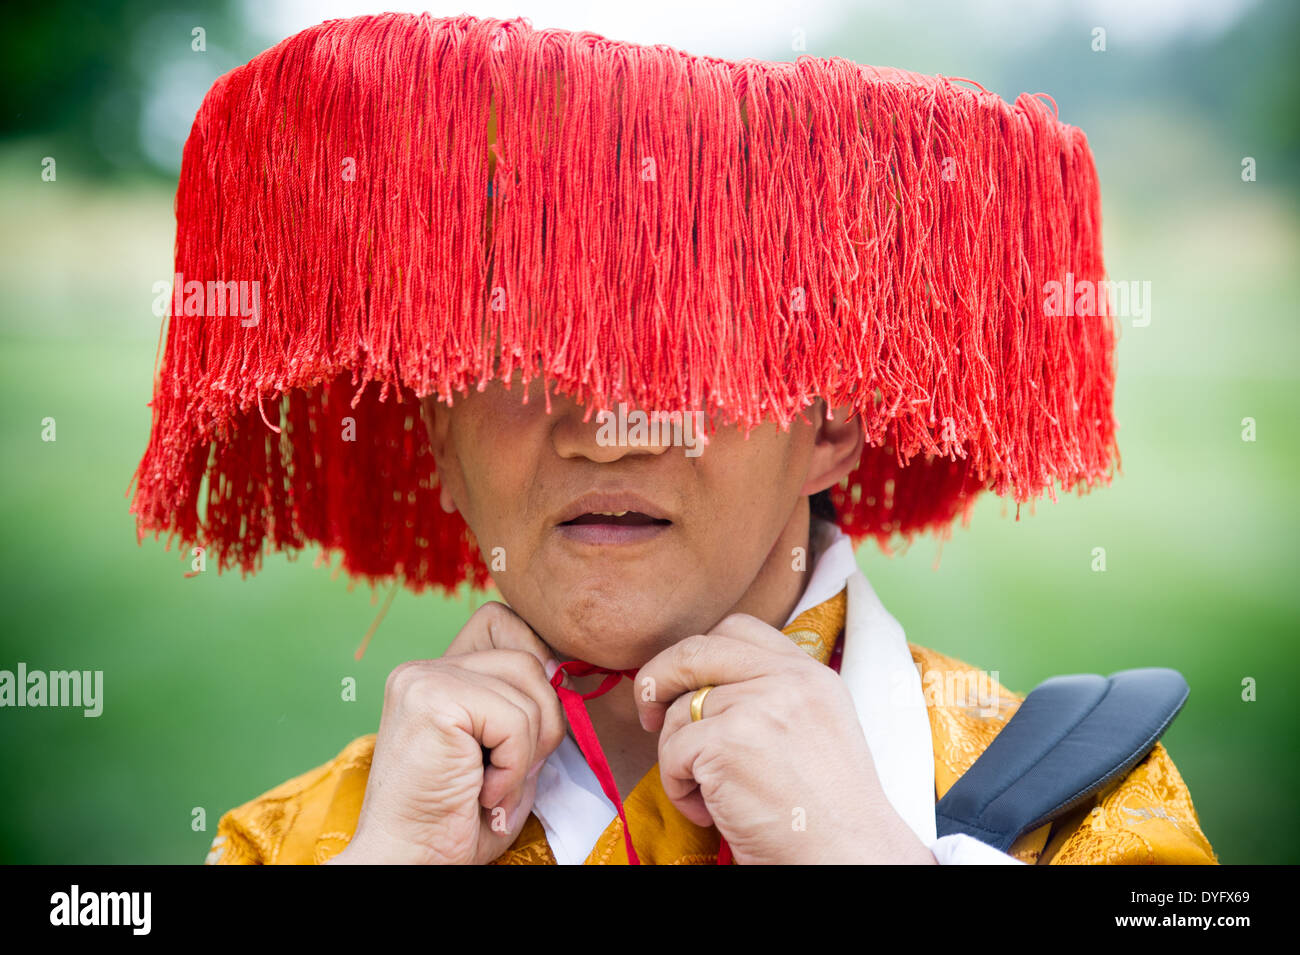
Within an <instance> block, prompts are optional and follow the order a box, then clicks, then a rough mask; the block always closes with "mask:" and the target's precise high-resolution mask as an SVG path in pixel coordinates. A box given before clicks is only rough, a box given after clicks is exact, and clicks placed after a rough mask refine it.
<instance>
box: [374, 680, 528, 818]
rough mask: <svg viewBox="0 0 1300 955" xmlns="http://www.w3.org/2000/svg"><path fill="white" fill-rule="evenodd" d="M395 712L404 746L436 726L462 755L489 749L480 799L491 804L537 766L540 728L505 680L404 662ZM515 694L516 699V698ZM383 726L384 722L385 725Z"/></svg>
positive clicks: (393, 683)
mask: <svg viewBox="0 0 1300 955" xmlns="http://www.w3.org/2000/svg"><path fill="white" fill-rule="evenodd" d="M389 686H390V688H391V689H390V693H391V699H392V703H391V709H390V707H389V701H388V700H386V701H385V710H386V712H385V714H384V718H385V719H387V718H388V717H389V716H393V717H394V718H395V719H396V720H397V722H398V724H399V725H401V726H403V727H405V728H406V729H405V731H404V732H403V734H402V735H403V736H407V737H408V742H407V743H406V745H410V746H419V745H420V742H419V737H420V735H421V734H422V733H424V732H428V731H430V730H431V731H433V732H434V733H435V734H437V735H440V736H441V737H442V738H443V739H444V740H446V741H447V742H448V743H450V744H451V747H452V750H453V751H454V752H457V753H459V754H460V755H461V756H462V757H464V758H469V757H470V752H467V751H466V750H468V749H469V748H470V747H472V752H473V756H474V757H475V758H478V759H481V751H482V749H483V748H486V749H488V750H490V751H491V755H490V762H489V765H488V766H487V767H485V768H484V773H483V783H482V785H481V787H480V791H479V801H480V803H481V804H483V805H486V806H488V807H489V808H491V807H492V806H496V805H498V804H499V803H500V802H501V799H502V798H503V797H504V796H505V794H506V793H508V792H509V791H510V790H511V789H513V788H515V787H516V786H518V785H519V783H520V782H521V781H522V780H523V778H524V777H525V776H526V775H527V773H528V770H529V768H530V767H531V766H532V765H533V763H534V759H533V753H534V751H535V749H536V732H535V730H534V729H533V728H532V726H531V725H530V723H529V715H528V712H527V708H526V707H525V706H520V705H519V703H518V702H517V701H518V700H521V699H526V697H525V696H524V695H523V694H522V693H520V691H519V690H518V689H516V688H515V687H512V686H510V685H509V684H508V683H506V682H505V681H503V680H498V679H496V678H495V677H491V676H487V675H486V674H480V673H473V672H471V671H453V670H451V669H450V668H446V667H443V668H439V669H433V668H432V667H431V666H429V667H420V666H413V665H409V664H408V665H405V666H402V667H399V668H398V669H397V670H395V671H394V672H393V674H392V675H391V676H390V677H389ZM512 697H514V699H512ZM381 731H382V726H381Z"/></svg>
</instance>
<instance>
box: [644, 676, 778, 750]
mask: <svg viewBox="0 0 1300 955" xmlns="http://www.w3.org/2000/svg"><path fill="white" fill-rule="evenodd" d="M761 682H762V681H761V680H746V681H745V682H744V683H723V684H719V685H717V686H715V687H714V688H713V689H711V690H709V692H708V693H706V694H705V696H704V705H703V706H702V707H701V714H702V715H701V717H700V719H701V720H705V719H709V718H710V717H713V718H716V717H719V716H721V715H722V714H723V713H725V712H726V711H727V710H728V709H730V708H731V707H732V706H733V705H735V703H737V702H738V701H739V700H741V699H743V698H744V697H745V696H748V695H750V693H751V688H753V687H755V686H756V685H757V684H760V683H761ZM698 692H699V690H698V689H696V690H688V691H687V692H685V693H683V694H682V695H681V696H679V697H677V699H675V700H673V702H672V703H670V704H669V706H668V709H667V710H666V711H665V712H664V723H663V727H662V728H661V729H660V730H659V739H660V742H662V741H663V740H665V739H667V738H668V737H669V736H671V735H672V734H673V733H675V732H677V731H678V730H679V729H681V728H682V727H683V726H688V725H690V724H691V723H692V722H698V720H697V721H693V720H692V719H691V701H692V700H694V699H695V694H696V693H698Z"/></svg>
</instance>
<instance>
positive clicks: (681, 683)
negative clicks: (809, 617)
mask: <svg viewBox="0 0 1300 955" xmlns="http://www.w3.org/2000/svg"><path fill="white" fill-rule="evenodd" d="M730 619H731V618H728V620H730ZM748 619H750V620H753V623H754V624H755V625H757V627H766V628H767V629H768V630H771V631H772V633H774V634H775V635H776V637H777V638H779V639H780V640H781V641H784V646H782V645H781V644H780V643H777V642H775V641H774V640H773V639H772V638H771V636H770V635H768V634H761V633H755V632H754V628H753V627H752V625H750V624H731V625H730V626H729V627H728V631H729V632H728V633H726V634H720V633H716V632H710V633H707V634H698V635H696V636H693V637H687V638H686V639H685V640H681V641H678V642H677V643H675V644H673V646H671V647H669V648H667V649H666V650H663V651H661V652H660V653H658V654H657V655H655V656H654V657H653V658H652V659H651V660H650V661H649V662H648V663H646V664H645V666H643V667H641V670H640V672H638V673H637V682H638V683H642V682H644V681H650V682H649V685H650V686H651V687H653V688H654V692H653V693H641V694H638V695H637V697H636V704H637V711H638V716H639V717H640V720H641V726H642V727H643V728H645V729H646V730H649V731H651V732H655V731H657V730H659V728H660V727H661V726H662V724H663V717H664V713H665V712H666V711H667V709H668V707H669V706H671V705H672V702H673V701H674V700H676V699H677V697H678V696H680V695H681V694H683V693H685V692H687V691H690V690H696V689H699V688H700V687H702V686H709V685H713V686H720V685H722V684H724V683H740V682H743V681H745V680H751V679H756V678H758V677H763V676H769V675H772V674H775V673H780V672H782V671H785V670H788V669H789V668H790V667H792V666H802V665H806V664H807V663H808V662H809V661H811V660H812V658H811V657H809V656H808V655H807V654H805V653H804V652H803V651H802V650H800V649H799V648H798V647H796V646H795V645H794V643H793V642H791V640H790V639H789V638H788V637H786V636H785V634H783V633H781V632H780V631H777V630H773V629H772V628H771V627H767V625H766V624H764V623H762V622H761V621H759V620H754V618H752V617H751V618H748ZM724 623H726V621H724ZM742 626H743V628H744V629H743V631H742V630H741V627H742ZM813 662H815V661H813Z"/></svg>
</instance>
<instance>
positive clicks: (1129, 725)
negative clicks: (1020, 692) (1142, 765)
mask: <svg viewBox="0 0 1300 955" xmlns="http://www.w3.org/2000/svg"><path fill="white" fill-rule="evenodd" d="M1187 695H1188V688H1187V681H1186V680H1184V679H1183V677H1182V674H1180V673H1179V672H1178V671H1177V670H1168V669H1164V668H1161V667H1150V668H1146V669H1141V670H1122V671H1120V672H1119V673H1116V674H1113V675H1112V676H1111V677H1109V678H1106V677H1101V676H1095V675H1092V674H1087V675H1077V676H1058V677H1053V678H1052V679H1050V680H1047V681H1045V682H1044V683H1042V684H1040V685H1039V686H1038V687H1037V688H1036V689H1034V691H1033V692H1032V693H1030V694H1029V696H1027V697H1026V698H1025V701H1024V702H1023V703H1022V704H1020V708H1019V709H1018V710H1017V711H1016V713H1015V715H1013V716H1012V717H1011V719H1010V720H1008V721H1007V725H1006V726H1005V727H1004V728H1003V729H1002V732H1000V733H998V735H997V736H995V737H994V738H993V742H992V743H990V744H989V746H988V748H987V749H986V750H984V752H983V754H982V755H981V756H980V757H979V759H977V760H975V763H974V765H973V766H971V768H970V769H969V770H967V771H966V772H965V773H964V774H963V775H962V776H961V778H960V779H958V780H957V782H956V783H954V784H953V786H952V788H951V789H949V790H948V792H947V793H945V794H944V797H943V798H942V799H940V800H939V802H938V805H936V806H935V818H936V823H937V826H938V833H939V835H940V836H946V835H951V834H953V833H957V832H964V833H966V834H967V835H971V836H974V837H975V838H976V839H979V840H980V841H981V842H984V843H987V844H988V845H991V846H993V847H994V848H996V849H1001V850H1002V851H1003V852H1005V851H1006V850H1007V849H1009V848H1010V847H1011V844H1012V843H1013V842H1015V841H1016V839H1017V838H1019V837H1020V836H1021V835H1023V834H1024V833H1026V832H1032V831H1033V830H1034V829H1037V828H1038V827H1039V826H1041V825H1043V824H1044V823H1046V822H1050V821H1051V820H1053V819H1056V818H1058V817H1059V816H1063V815H1065V814H1066V813H1067V812H1069V811H1070V810H1072V809H1074V808H1076V807H1077V806H1079V805H1080V804H1082V803H1083V802H1084V801H1085V800H1087V799H1090V798H1091V797H1092V796H1094V795H1095V794H1096V793H1097V792H1098V791H1100V790H1101V789H1103V788H1105V787H1106V786H1107V785H1109V784H1110V783H1111V782H1113V781H1114V780H1115V779H1116V778H1118V777H1121V776H1122V775H1124V774H1126V773H1127V772H1128V771H1129V770H1130V769H1132V768H1133V767H1134V766H1135V765H1137V763H1138V762H1139V761H1141V760H1142V759H1143V758H1144V757H1145V756H1146V755H1147V754H1148V753H1149V752H1151V749H1152V747H1154V746H1155V744H1156V741H1157V740H1159V739H1160V736H1161V734H1162V733H1164V731H1165V730H1166V729H1167V728H1168V727H1169V724H1170V723H1172V722H1173V721H1174V717H1175V716H1177V715H1178V711H1179V710H1181V709H1182V708H1183V704H1184V703H1185V702H1186V701H1187Z"/></svg>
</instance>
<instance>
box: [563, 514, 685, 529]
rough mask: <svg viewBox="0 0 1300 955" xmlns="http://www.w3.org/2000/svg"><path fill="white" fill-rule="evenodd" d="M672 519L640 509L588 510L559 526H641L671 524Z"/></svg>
mask: <svg viewBox="0 0 1300 955" xmlns="http://www.w3.org/2000/svg"><path fill="white" fill-rule="evenodd" d="M671 523H672V521H668V520H663V519H660V518H654V517H651V516H650V515H649V514H642V513H641V512H640V511H590V512H588V513H586V514H582V515H580V516H579V517H575V518H574V519H573V520H571V521H564V522H562V523H561V525H560V526H561V527H575V526H578V525H583V524H614V525H617V526H619V527H641V526H644V525H646V524H664V525H667V524H671Z"/></svg>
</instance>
